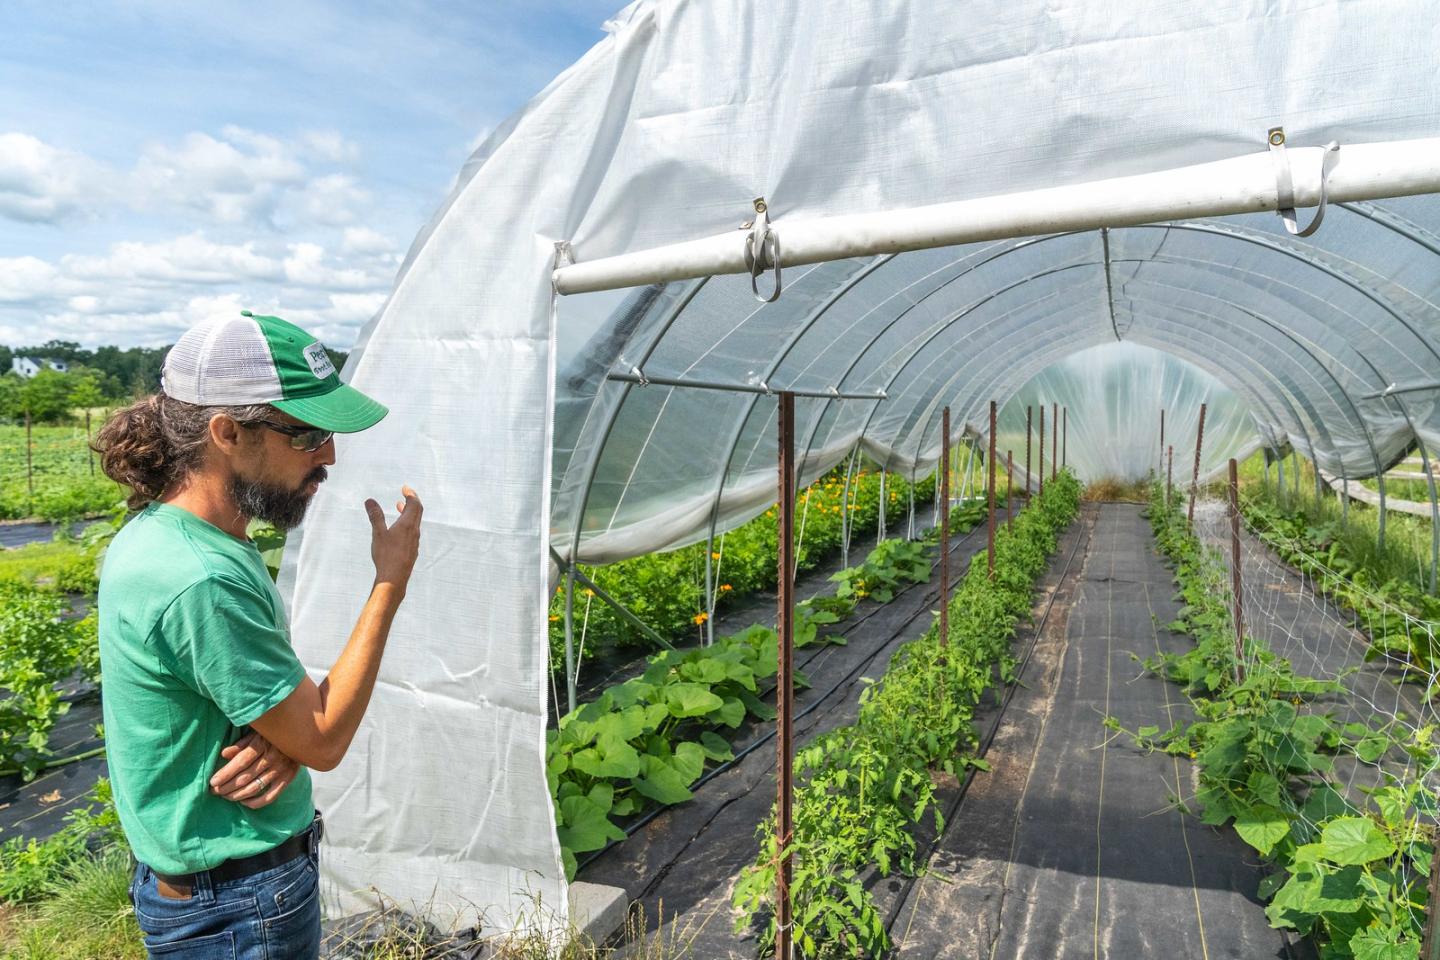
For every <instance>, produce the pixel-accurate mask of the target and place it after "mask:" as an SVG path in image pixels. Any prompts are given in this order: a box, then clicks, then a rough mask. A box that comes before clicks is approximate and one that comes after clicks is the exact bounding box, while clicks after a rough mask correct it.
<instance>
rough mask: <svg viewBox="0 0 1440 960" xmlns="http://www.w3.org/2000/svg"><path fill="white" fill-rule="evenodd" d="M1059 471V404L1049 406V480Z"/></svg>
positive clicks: (1052, 403)
mask: <svg viewBox="0 0 1440 960" xmlns="http://www.w3.org/2000/svg"><path fill="white" fill-rule="evenodd" d="M1059 471H1060V404H1058V403H1054V402H1053V401H1052V402H1051V404H1050V479H1051V480H1054V479H1055V475H1056V474H1057V473H1059Z"/></svg>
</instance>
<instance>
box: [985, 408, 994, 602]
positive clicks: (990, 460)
mask: <svg viewBox="0 0 1440 960" xmlns="http://www.w3.org/2000/svg"><path fill="white" fill-rule="evenodd" d="M985 466H986V469H988V470H989V471H990V532H989V534H988V539H989V544H988V552H987V553H986V560H987V562H988V564H989V568H988V570H989V574H990V577H991V578H992V579H993V578H994V576H995V401H994V400H991V401H990V451H989V454H988V455H987V456H986V457H985Z"/></svg>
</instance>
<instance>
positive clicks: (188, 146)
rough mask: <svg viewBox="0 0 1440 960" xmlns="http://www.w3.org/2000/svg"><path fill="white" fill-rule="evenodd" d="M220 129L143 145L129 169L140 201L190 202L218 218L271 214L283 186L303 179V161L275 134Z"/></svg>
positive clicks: (251, 219)
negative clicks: (215, 132)
mask: <svg viewBox="0 0 1440 960" xmlns="http://www.w3.org/2000/svg"><path fill="white" fill-rule="evenodd" d="M222 135H223V136H224V138H225V139H223V140H217V139H216V138H214V137H212V136H210V135H209V134H205V133H191V134H187V135H186V136H185V137H184V138H183V139H182V140H181V142H180V143H179V145H177V146H168V145H165V144H151V145H149V146H148V147H146V148H145V150H144V151H143V152H142V154H141V156H140V159H139V161H138V163H137V164H136V166H135V171H134V174H133V178H134V180H135V183H136V186H137V188H138V190H137V196H138V197H140V198H142V200H141V202H142V203H144V204H145V205H147V206H160V207H163V206H167V205H177V206H184V207H189V208H191V209H194V210H198V211H200V212H202V213H206V214H208V215H209V216H210V217H212V218H213V219H214V220H217V221H219V222H221V223H255V222H264V221H268V220H270V219H271V217H272V215H273V213H274V210H275V207H276V204H277V203H278V202H279V200H280V197H281V195H282V193H283V191H284V190H285V189H286V188H290V187H300V186H303V185H304V184H305V181H306V176H305V174H306V171H305V167H304V165H303V164H301V163H300V161H299V160H298V159H297V158H296V157H295V156H294V152H293V151H292V150H291V149H290V148H288V147H287V146H286V145H284V144H282V143H281V142H280V141H279V140H276V139H275V138H274V137H267V136H264V135H262V134H258V133H254V132H252V131H249V130H245V129H242V128H240V127H226V128H225V129H224V131H222Z"/></svg>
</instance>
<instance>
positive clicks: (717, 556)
mask: <svg viewBox="0 0 1440 960" xmlns="http://www.w3.org/2000/svg"><path fill="white" fill-rule="evenodd" d="M710 559H711V560H719V559H720V552H719V551H718V550H712V551H710Z"/></svg>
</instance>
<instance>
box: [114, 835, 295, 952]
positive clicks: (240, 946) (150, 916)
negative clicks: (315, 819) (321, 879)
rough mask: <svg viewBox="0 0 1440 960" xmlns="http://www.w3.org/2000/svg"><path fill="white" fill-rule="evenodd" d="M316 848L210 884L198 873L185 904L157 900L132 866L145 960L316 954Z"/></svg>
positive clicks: (143, 873) (145, 872)
mask: <svg viewBox="0 0 1440 960" xmlns="http://www.w3.org/2000/svg"><path fill="white" fill-rule="evenodd" d="M318 866H319V855H318V851H317V850H316V847H315V846H314V845H312V848H311V850H310V851H309V852H307V853H302V854H300V855H299V856H298V857H296V858H295V859H293V860H291V861H289V862H287V863H282V864H280V865H279V866H278V867H271V868H270V869H269V870H261V871H260V872H258V873H254V874H251V875H250V876H248V877H242V878H240V879H238V880H227V881H225V882H223V883H218V884H217V883H212V882H211V880H210V878H209V876H208V875H207V874H198V875H197V877H196V879H197V882H196V884H195V886H194V888H193V890H192V892H191V896H190V899H188V900H173V899H170V898H168V897H162V896H161V895H160V893H159V891H158V890H157V889H156V881H155V874H154V873H153V872H152V871H151V870H150V868H149V867H147V866H145V865H144V864H143V863H142V864H140V865H139V866H137V867H136V868H135V877H134V879H133V880H132V881H131V883H130V897H131V899H132V900H134V902H135V918H136V920H138V921H139V922H140V929H141V930H143V931H144V933H145V947H146V949H147V950H149V951H150V956H152V957H165V958H167V960H314V958H316V957H318V956H319V955H320V889H319V884H318V882H317V881H318V876H319V872H318Z"/></svg>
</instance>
